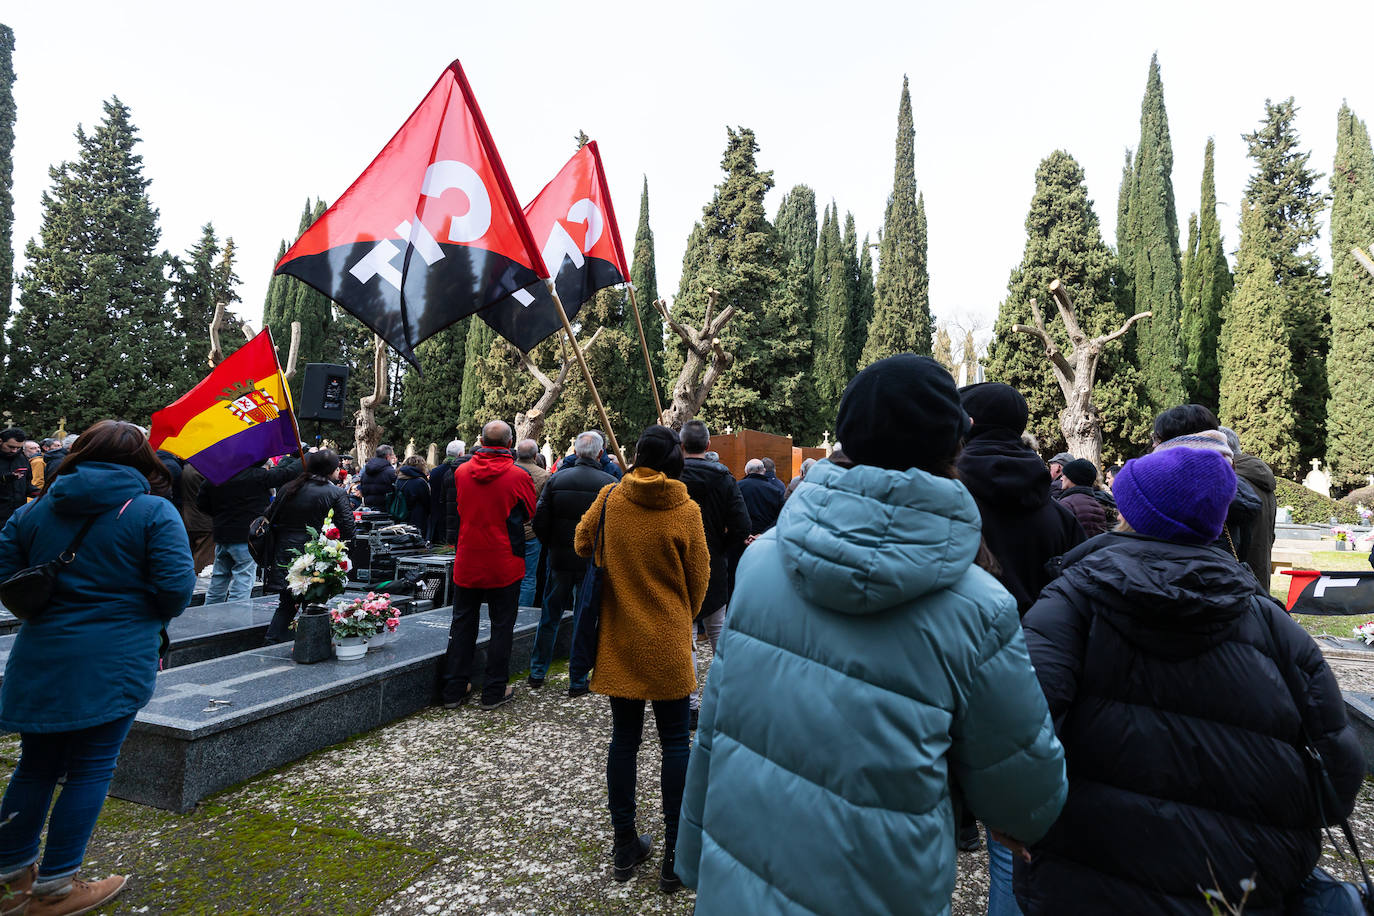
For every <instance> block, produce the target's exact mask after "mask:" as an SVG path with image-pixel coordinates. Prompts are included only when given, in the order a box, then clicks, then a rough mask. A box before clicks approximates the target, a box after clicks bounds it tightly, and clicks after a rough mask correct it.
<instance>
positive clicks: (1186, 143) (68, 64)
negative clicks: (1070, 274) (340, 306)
mask: <svg viewBox="0 0 1374 916" xmlns="http://www.w3.org/2000/svg"><path fill="white" fill-rule="evenodd" d="M1370 10H1371V7H1370V5H1369V4H1365V3H1353V2H1343V3H1334V2H1331V3H1327V2H1308V3H1304V4H1294V3H1291V2H1285V3H1268V2H1253V3H1245V4H1240V3H1236V4H1221V3H1199V2H1196V0H1194V2H1188V3H1182V2H1152V3H1135V4H1118V3H1101V2H1096V3H1069V2H1060V3H1054V4H1049V3H1040V2H1026V0H1022V2H1015V3H1012V2H1006V3H986V4H979V3H949V4H938V5H937V4H930V3H919V2H893V3H862V2H860V3H853V2H851V3H836V2H833V0H832V2H826V3H810V2H798V0H792V2H776V3H774V2H769V3H760V2H748V0H745V2H740V0H734V2H713V0H698V2H695V3H690V4H679V3H673V4H666V3H664V4H659V3H644V2H640V3H628V2H626V3H609V2H608V3H595V2H586V3H580V4H578V3H569V2H543V0H540V2H525V3H509V2H497V3H490V2H483V3H474V2H470V0H462V2H450V3H443V4H437V3H411V4H403V3H379V2H375V0H374V2H352V0H338V2H330V3H323V2H319V3H311V2H289V3H284V2H276V3H262V2H239V3H232V4H223V3H216V4H201V3H188V2H184V0H183V2H178V3H170V2H137V3H124V4H113V3H108V2H101V3H95V2H89V0H77V2H70V0H69V2H65V3H61V4H58V3H34V2H29V3H19V2H14V3H8V4H5V6H4V7H3V8H0V21H3V22H5V23H6V24H8V25H10V26H11V27H12V28H13V29H14V30H15V33H16V45H17V47H16V51H15V68H16V71H17V74H18V82H17V84H16V86H15V95H16V100H17V104H18V123H17V125H16V130H15V133H16V150H15V173H14V197H15V216H16V226H15V232H14V245H15V249H16V255H17V256H18V258H19V260H20V263H21V266H22V261H23V247H24V244H25V242H26V241H27V240H28V239H30V238H31V237H33V236H34V235H36V233H37V231H38V228H39V223H40V219H41V195H42V193H43V191H44V190H45V189H47V188H48V187H49V185H50V182H49V178H48V173H47V170H48V167H49V166H50V165H51V164H53V163H55V162H58V161H61V160H64V159H72V158H75V156H76V143H75V141H74V139H73V136H72V134H73V131H74V130H75V128H76V125H77V124H78V123H81V124H84V125H86V126H87V128H88V129H89V128H90V127H91V126H92V125H94V124H95V123H96V122H97V121H98V120H99V118H100V116H101V102H102V100H104V99H107V98H109V97H110V96H112V95H118V96H119V98H120V99H121V100H123V101H124V103H125V104H127V105H129V106H130V108H131V109H132V111H133V119H134V123H135V124H136V125H137V127H138V128H139V130H140V132H141V136H142V139H143V142H142V144H141V145H140V151H141V153H142V155H143V157H144V165H145V175H146V176H147V177H148V178H150V179H152V186H151V188H150V194H151V195H152V199H153V202H154V204H155V205H156V206H157V207H158V208H159V209H160V210H161V226H162V244H163V245H164V246H165V247H166V248H168V249H169V250H170V251H172V252H174V253H181V252H184V251H185V250H186V249H187V248H188V247H189V246H190V245H192V244H193V243H194V242H195V241H196V239H197V238H198V237H199V235H200V227H201V226H202V225H203V224H204V223H205V222H207V221H210V222H213V223H214V226H215V228H216V230H217V231H218V232H219V234H220V236H221V238H223V237H224V236H226V235H228V236H232V237H233V238H234V240H235V243H236V245H237V247H238V251H239V252H240V259H239V261H238V264H237V270H238V274H239V276H240V277H242V278H243V286H242V289H241V293H242V296H243V304H242V306H241V308H240V311H241V312H242V314H244V315H245V316H246V317H248V318H250V319H251V320H253V321H254V322H257V321H258V320H260V317H261V312H262V302H263V296H264V294H265V290H266V286H267V281H268V278H269V276H270V273H271V268H272V264H273V260H274V258H275V255H276V252H277V245H278V243H279V242H280V241H281V239H282V238H283V237H284V236H287V235H292V234H294V232H295V228H296V223H297V219H298V217H299V214H300V210H301V206H302V204H303V202H304V201H305V199H306V198H307V197H316V196H318V197H323V198H325V199H327V200H329V201H331V202H332V201H333V200H334V198H335V197H337V196H338V195H339V194H340V193H341V192H342V191H343V190H344V189H345V188H346V187H347V186H348V185H349V184H350V183H351V182H352V181H353V179H354V178H356V177H357V175H358V174H359V173H360V172H361V171H362V169H363V168H364V167H365V166H366V165H367V164H368V162H370V161H371V159H372V157H373V156H374V155H375V154H376V153H377V151H378V150H380V149H381V147H382V145H383V144H384V143H385V142H386V140H387V139H388V138H389V137H390V136H391V134H392V133H393V132H394V131H395V130H396V128H397V127H399V126H400V124H401V122H402V121H403V120H404V119H405V118H406V116H407V115H408V114H409V113H410V112H411V110H412V109H413V108H414V106H415V105H416V103H418V102H419V100H420V99H421V98H422V97H423V95H424V93H425V92H426V91H427V90H428V89H429V88H430V86H431V85H432V84H433V82H434V80H435V79H436V78H437V77H438V75H439V73H440V72H441V71H442V70H443V68H444V67H445V66H446V65H447V64H448V63H449V62H450V61H451V60H453V59H454V58H458V59H460V60H462V62H463V66H464V69H465V70H466V72H467V75H468V79H469V81H470V82H471V83H472V86H473V90H474V92H475V93H476V95H477V99H478V102H479V104H480V105H481V107H482V110H483V113H484V114H485V115H486V118H487V121H488V123H489V124H490V126H491V130H492V134H493V136H494V138H495V141H496V144H497V146H498V148H499V149H500V151H501V154H502V157H503V159H504V161H505V164H506V168H507V170H508V172H509V173H510V176H511V180H512V182H513V183H514V185H515V190H516V193H517V194H518V195H519V197H520V199H521V202H522V203H525V202H528V201H529V199H530V198H532V197H533V196H534V195H535V194H536V193H537V192H538V191H539V189H540V188H542V187H543V185H544V184H545V183H546V182H547V181H548V180H549V179H550V178H552V177H553V175H554V174H555V173H556V172H557V171H558V169H559V168H560V167H561V166H562V164H563V163H564V162H565V161H566V160H567V158H568V157H569V156H570V155H571V154H572V152H573V150H574V143H573V137H574V136H575V135H576V134H577V132H578V131H579V130H585V131H586V132H587V133H588V135H590V136H591V137H593V138H594V139H596V140H598V141H599V142H600V146H601V151H602V158H603V161H604V163H605V166H606V169H607V172H608V174H609V178H610V186H611V193H612V195H613V197H614V200H615V205H616V209H617V216H618V218H619V222H620V225H621V229H622V234H623V236H624V239H625V244H626V247H627V249H628V248H629V247H630V246H632V245H633V236H634V231H635V225H636V221H637V217H638V208H639V191H640V181H641V177H642V176H646V175H647V176H648V181H649V195H650V215H651V220H652V227H653V230H654V235H655V242H656V245H657V266H658V279H659V289H660V292H661V293H663V294H667V295H671V294H673V293H675V292H676V290H677V282H678V275H679V273H680V272H681V266H682V254H683V250H684V248H685V245H686V239H687V235H688V233H689V232H690V231H691V228H692V224H693V223H694V222H695V221H696V220H697V219H698V218H699V217H700V215H701V208H702V205H703V204H705V203H706V202H707V201H708V200H709V199H710V196H711V191H712V188H713V186H714V185H715V184H716V183H717V182H718V181H719V180H720V179H721V175H722V173H721V171H720V167H719V164H720V157H721V153H722V151H723V150H724V146H725V129H726V126H727V125H742V126H746V127H751V128H753V129H754V130H755V132H756V133H757V135H758V142H759V146H760V151H759V154H758V161H759V165H760V167H761V168H764V169H772V170H773V172H774V177H775V180H776V187H775V189H774V190H773V192H772V194H771V195H770V197H769V201H768V209H769V214H770V216H771V215H772V214H773V213H774V212H775V211H776V207H777V204H778V201H779V199H780V198H781V195H782V193H783V192H784V191H785V190H786V189H787V188H789V187H791V186H792V185H794V184H797V183H805V184H808V185H810V186H811V187H812V188H814V189H815V190H816V194H817V197H818V199H819V200H820V201H821V202H823V203H824V202H829V201H830V200H831V199H832V198H833V199H834V200H836V201H837V202H838V204H839V206H840V208H841V210H842V211H843V210H852V211H853V213H854V215H855V218H856V219H857V222H858V227H859V232H860V235H862V234H863V233H864V232H868V233H871V234H872V235H873V236H874V239H875V240H876V236H877V231H878V229H879V228H880V227H881V225H882V217H883V208H884V204H885V201H886V198H887V194H888V192H889V190H890V189H891V185H892V167H893V150H894V140H895V136H896V115H897V102H898V96H899V93H900V90H901V82H902V76H903V74H907V75H909V76H910V78H911V92H912V102H913V107H914V111H915V124H916V177H917V181H918V184H919V186H920V188H921V190H922V191H923V192H924V194H925V198H926V210H927V214H928V216H929V222H930V274H931V283H930V287H931V301H932V306H933V308H934V311H935V312H936V314H937V316H938V317H940V318H965V317H969V316H971V317H973V318H974V319H975V320H979V321H981V322H982V323H983V324H985V325H986V326H988V327H990V326H991V323H992V320H993V318H994V317H995V315H996V310H997V306H998V303H999V302H1000V301H1001V300H1002V298H1003V297H1004V295H1005V293H1006V285H1007V279H1008V274H1009V272H1010V271H1011V270H1012V268H1014V267H1015V266H1016V264H1017V262H1018V261H1019V260H1020V257H1021V253H1022V249H1023V246H1024V221H1025V216H1026V209H1027V206H1028V204H1029V202H1030V197H1031V192H1032V190H1033V188H1034V174H1035V168H1036V165H1037V164H1038V163H1039V161H1040V160H1041V159H1042V158H1044V157H1045V156H1046V155H1047V154H1048V153H1050V152H1051V151H1052V150H1054V149H1056V148H1063V149H1066V150H1068V151H1069V152H1070V153H1072V154H1073V155H1074V156H1075V157H1076V158H1077V159H1078V161H1079V162H1080V163H1081V164H1082V165H1083V166H1084V168H1085V169H1086V172H1087V178H1088V188H1089V192H1090V194H1091V196H1092V198H1093V200H1094V201H1095V202H1096V209H1097V213H1098V216H1099V217H1100V218H1101V221H1102V228H1103V232H1104V235H1105V237H1106V238H1107V240H1108V242H1109V243H1114V241H1115V215H1116V197H1117V188H1118V184H1119V181H1120V173H1121V163H1122V157H1123V154H1124V152H1125V150H1126V149H1127V148H1129V147H1133V146H1134V145H1135V143H1136V141H1137V138H1138V136H1139V116H1140V100H1141V95H1142V94H1143V91H1144V87H1145V78H1146V72H1147V68H1148V66H1149V59H1150V54H1151V52H1154V51H1158V53H1159V58H1160V64H1161V67H1162V71H1163V79H1164V93H1165V102H1166V105H1167V108H1168V114H1169V127H1170V130H1171V132H1172V137H1173V147H1174V156H1175V166H1174V187H1175V193H1176V196H1177V200H1178V210H1179V224H1180V226H1181V227H1183V231H1185V232H1186V226H1187V218H1188V213H1189V212H1190V211H1192V210H1194V209H1196V207H1197V200H1198V185H1199V181H1200V178H1201V171H1202V154H1203V147H1204V145H1205V143H1206V140H1207V137H1208V136H1214V137H1215V138H1216V141H1217V194H1218V197H1219V199H1220V202H1221V222H1222V228H1223V232H1224V233H1225V236H1226V246H1227V251H1228V252H1231V251H1233V250H1234V248H1235V246H1236V244H1237V241H1238V230H1237V220H1238V213H1239V211H1238V203H1239V201H1240V198H1241V195H1242V192H1243V189H1244V185H1245V181H1246V177H1247V175H1248V174H1249V160H1248V159H1247V158H1246V156H1245V144H1244V142H1243V141H1242V140H1241V136H1240V135H1241V134H1242V133H1243V132H1245V131H1247V130H1251V129H1253V128H1254V127H1255V125H1256V124H1257V122H1258V121H1259V119H1260V118H1261V117H1262V115H1263V112H1264V101H1265V99H1266V98H1267V97H1272V98H1275V99H1279V98H1285V97H1287V96H1289V95H1294V96H1296V98H1297V102H1298V104H1299V106H1300V107H1301V111H1300V114H1299V116H1298V128H1299V130H1300V132H1301V137H1302V141H1303V144H1304V145H1305V147H1306V148H1308V149H1310V150H1311V151H1312V153H1313V163H1314V165H1315V167H1316V168H1317V169H1319V170H1320V171H1322V172H1323V173H1329V172H1330V170H1331V159H1332V155H1333V153H1334V151H1335V116H1336V111H1337V109H1338V108H1339V106H1340V104H1341V100H1342V99H1347V100H1348V101H1349V102H1350V104H1351V106H1352V107H1354V109H1355V111H1356V113H1357V114H1358V115H1360V116H1361V117H1363V118H1366V119H1368V118H1370V117H1374V72H1371V70H1370V68H1369V66H1368V62H1369V60H1370V53H1369V43H1370V36H1371V35H1374V29H1371V25H1374V15H1372V14H1371V12H1370ZM1325 187H1326V184H1325V180H1323V188H1325ZM1371 242H1374V239H1372V240H1371ZM1328 244H1329V241H1328V239H1327V238H1326V237H1325V236H1323V238H1322V239H1321V241H1320V245H1321V247H1322V251H1323V259H1326V258H1327V257H1328V256H1329V253H1328V251H1327V246H1328Z"/></svg>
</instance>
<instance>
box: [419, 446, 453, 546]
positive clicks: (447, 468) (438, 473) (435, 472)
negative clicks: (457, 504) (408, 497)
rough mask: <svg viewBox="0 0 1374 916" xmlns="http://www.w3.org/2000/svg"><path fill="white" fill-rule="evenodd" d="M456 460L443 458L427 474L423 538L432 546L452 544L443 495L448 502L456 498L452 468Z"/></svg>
mask: <svg viewBox="0 0 1374 916" xmlns="http://www.w3.org/2000/svg"><path fill="white" fill-rule="evenodd" d="M457 460H458V459H456V458H445V459H444V460H443V461H442V462H441V463H439V464H436V465H435V466H434V468H433V469H432V470H431V471H430V472H429V531H428V532H426V533H425V537H427V538H429V540H430V542H431V543H433V544H452V543H453V539H452V538H450V537H448V528H447V524H446V522H447V518H448V509H447V505H448V504H447V503H445V502H444V494H445V493H447V494H448V498H449V501H450V502H452V501H453V500H455V499H456V498H457V497H456V493H455V491H454V489H453V468H454V463H455V462H456V461H457Z"/></svg>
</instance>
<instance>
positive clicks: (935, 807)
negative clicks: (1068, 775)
mask: <svg viewBox="0 0 1374 916" xmlns="http://www.w3.org/2000/svg"><path fill="white" fill-rule="evenodd" d="M979 536H980V521H979V515H978V507H977V506H976V505H975V504H974V501H973V497H971V496H970V495H969V493H968V491H967V490H966V489H965V488H964V485H963V484H962V483H959V482H958V481H955V480H948V479H945V478H941V477H934V476H932V475H930V474H927V473H925V472H924V471H919V470H915V469H913V470H910V471H906V472H897V471H887V470H882V469H880V468H875V467H866V466H859V467H855V468H852V469H850V470H845V469H843V468H841V467H839V466H837V465H834V464H831V463H830V462H822V463H820V464H818V465H816V466H815V467H814V468H813V469H812V470H811V472H810V473H809V474H808V475H807V477H806V480H805V481H804V482H803V483H802V485H801V486H800V487H798V489H797V491H796V492H795V493H794V494H793V496H792V498H791V499H789V500H788V501H787V505H786V506H785V507H784V508H783V513H782V516H781V518H779V520H778V525H777V527H776V528H775V529H773V530H772V531H770V532H769V533H768V534H765V535H764V536H762V537H761V538H759V539H758V540H757V541H755V542H754V544H753V545H752V546H751V547H750V548H749V549H748V550H747V551H746V552H745V554H744V558H743V560H741V562H740V566H739V573H738V576H737V580H736V586H735V594H734V597H733V599H732V601H731V603H730V618H729V624H728V627H727V629H726V631H725V633H724V635H723V636H722V637H721V640H720V644H719V651H718V652H717V654H716V657H715V660H714V662H712V665H711V671H710V675H709V679H708V681H707V687H706V694H705V697H704V698H703V701H702V710H701V723H700V729H699V730H698V732H697V745H696V748H695V749H694V750H693V752H692V759H691V764H690V765H689V768H688V772H687V790H686V794H685V795H684V797H683V802H682V821H681V827H680V832H679V834H678V841H677V872H678V874H679V875H680V876H681V877H682V879H683V881H685V882H686V883H687V884H689V885H691V886H693V887H696V888H697V904H696V912H697V914H698V916H715V914H724V913H731V914H734V913H789V914H791V913H795V914H835V916H853V914H866V913H872V914H889V913H931V914H936V913H944V912H946V911H947V910H948V908H949V901H950V893H951V891H952V890H953V887H954V873H955V836H954V834H955V828H954V813H953V806H952V803H951V799H950V781H951V780H954V781H955V782H957V784H958V785H959V786H960V787H961V789H962V792H963V795H964V798H965V799H966V800H967V802H968V804H969V806H970V807H971V808H972V809H973V811H974V812H975V813H976V814H977V815H978V817H979V819H980V820H982V821H983V822H984V823H986V824H988V825H989V826H991V827H992V828H994V829H997V830H1001V831H1003V832H1004V833H1006V834H1008V835H1010V836H1013V837H1015V838H1017V839H1019V840H1023V841H1025V842H1032V841H1034V840H1037V839H1039V838H1040V837H1041V836H1043V835H1044V833H1045V832H1046V831H1047V830H1048V829H1049V827H1050V825H1051V824H1052V823H1053V822H1054V819H1055V818H1056V817H1057V816H1058V814H1059V809H1060V808H1061V807H1062V806H1063V804H1064V797H1065V794H1066V791H1067V782H1066V780H1065V775H1064V751H1063V748H1062V747H1060V744H1059V741H1058V740H1057V739H1056V738H1055V735H1054V727H1053V725H1052V723H1051V721H1050V716H1049V710H1048V708H1047V706H1046V704H1045V698H1044V696H1043V694H1042V693H1041V691H1040V686H1039V683H1038V682H1037V680H1036V677H1035V671H1034V669H1032V668H1031V664H1030V660H1029V658H1028V656H1027V654H1026V644H1025V640H1024V639H1023V638H1022V636H1021V626H1020V623H1019V621H1018V618H1017V613H1016V602H1015V601H1014V600H1013V599H1012V597H1011V596H1010V595H1009V594H1008V593H1007V592H1006V590H1005V589H1003V588H1002V586H1001V585H999V584H998V583H997V580H996V579H994V578H993V577H992V576H991V575H989V574H988V573H986V572H984V571H983V570H982V569H980V568H978V567H976V566H974V565H973V560H974V557H975V556H976V554H977V552H978V544H979Z"/></svg>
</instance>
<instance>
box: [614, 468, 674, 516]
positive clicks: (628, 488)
mask: <svg viewBox="0 0 1374 916" xmlns="http://www.w3.org/2000/svg"><path fill="white" fill-rule="evenodd" d="M618 486H622V487H624V488H625V497H626V498H627V499H629V500H630V502H632V503H634V504H635V505H637V506H643V507H644V508H646V509H672V508H675V507H677V506H680V505H682V504H683V503H685V502H686V501H687V500H689V499H691V497H690V496H688V495H687V484H685V483H683V482H682V481H680V480H673V479H671V478H670V477H668V475H667V474H664V473H663V472H662V471H655V470H653V469H651V468H635V469H634V470H633V471H631V472H630V473H628V474H626V475H625V476H624V477H622V478H620V483H619V484H618Z"/></svg>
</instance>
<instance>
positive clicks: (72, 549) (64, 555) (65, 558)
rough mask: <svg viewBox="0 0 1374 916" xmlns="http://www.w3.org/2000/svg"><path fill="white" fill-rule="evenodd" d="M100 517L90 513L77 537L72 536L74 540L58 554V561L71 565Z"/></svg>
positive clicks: (64, 564)
mask: <svg viewBox="0 0 1374 916" xmlns="http://www.w3.org/2000/svg"><path fill="white" fill-rule="evenodd" d="M126 505H127V503H126ZM120 511H121V512H122V511H124V510H123V509H121V510H120ZM98 517H99V516H96V515H88V516H87V517H86V521H85V523H84V524H83V525H82V526H81V530H80V531H78V532H77V533H76V537H74V538H72V542H71V543H70V544H68V545H67V549H66V550H64V551H62V552H61V553H60V554H58V555H57V559H58V561H59V562H61V564H62V565H63V566H70V565H71V563H72V561H73V560H75V559H76V552H77V551H78V550H79V549H81V542H82V541H84V540H85V539H86V532H88V531H90V530H91V526H92V525H94V524H95V520H96V519H97V518H98Z"/></svg>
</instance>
